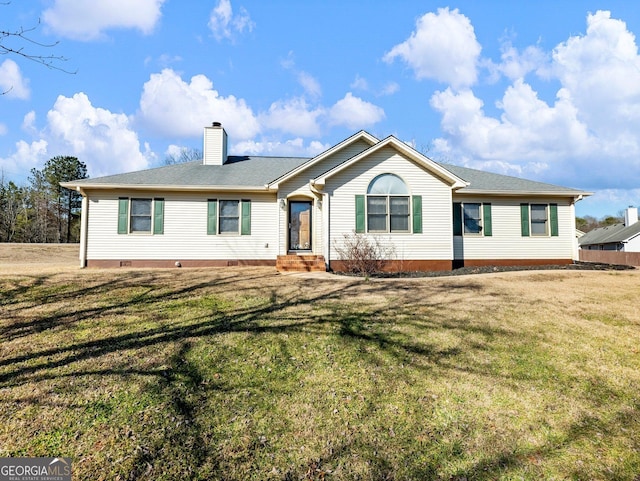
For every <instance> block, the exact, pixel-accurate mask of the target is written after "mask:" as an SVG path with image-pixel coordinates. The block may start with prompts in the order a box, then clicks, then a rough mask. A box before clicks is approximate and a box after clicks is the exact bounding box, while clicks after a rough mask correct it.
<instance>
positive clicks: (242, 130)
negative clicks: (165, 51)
mask: <svg viewBox="0 0 640 481" xmlns="http://www.w3.org/2000/svg"><path fill="white" fill-rule="evenodd" d="M138 119H139V120H140V121H141V122H142V123H143V124H144V125H145V126H147V127H148V128H150V129H151V130H153V131H154V132H155V133H158V134H161V135H166V136H169V137H201V136H202V129H203V128H204V126H205V125H210V124H211V122H214V121H216V122H222V124H223V125H224V128H225V130H226V131H227V132H228V133H229V135H230V136H231V137H232V138H234V139H238V140H244V139H249V138H252V137H254V136H256V135H257V134H258V133H259V132H260V125H259V123H258V120H257V118H256V116H255V115H254V114H253V112H252V110H251V108H250V107H248V106H247V104H246V102H245V101H244V100H243V99H237V98H236V97H234V96H233V95H230V96H228V97H222V96H220V94H219V93H218V92H217V91H216V90H214V89H213V83H212V82H211V80H209V79H208V78H207V77H206V76H204V75H196V76H194V77H192V78H191V81H190V82H189V83H187V82H185V81H184V80H182V78H181V77H180V75H178V74H177V73H176V72H174V71H173V70H171V69H164V70H162V72H161V73H159V74H152V75H151V77H150V78H149V80H148V81H147V82H146V83H145V84H144V88H143V92H142V97H141V98H140V112H139V114H138Z"/></svg>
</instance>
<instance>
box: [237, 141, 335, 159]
mask: <svg viewBox="0 0 640 481" xmlns="http://www.w3.org/2000/svg"><path fill="white" fill-rule="evenodd" d="M329 147H331V146H330V145H329V144H323V143H321V142H319V141H317V140H314V141H311V142H309V144H307V145H305V143H304V140H303V139H301V138H300V137H298V138H295V139H291V140H286V141H280V140H258V141H256V140H245V141H242V142H238V143H237V144H235V145H234V146H233V151H234V153H235V154H238V155H278V156H302V157H314V156H316V155H318V154H319V153H321V152H324V151H325V150H327V149H328V148H329Z"/></svg>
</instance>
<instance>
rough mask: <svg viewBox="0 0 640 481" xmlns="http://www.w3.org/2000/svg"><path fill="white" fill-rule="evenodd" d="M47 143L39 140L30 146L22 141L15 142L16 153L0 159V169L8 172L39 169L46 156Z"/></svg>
mask: <svg viewBox="0 0 640 481" xmlns="http://www.w3.org/2000/svg"><path fill="white" fill-rule="evenodd" d="M47 145H48V144H47V141H46V140H43V139H40V140H37V141H35V142H31V143H30V144H29V143H27V142H25V141H24V140H19V141H18V142H16V151H15V152H14V153H13V154H11V155H10V156H9V157H6V158H0V168H1V169H6V170H7V171H9V172H20V171H29V170H31V169H32V168H34V167H36V168H39V167H40V166H41V165H42V164H43V163H44V162H45V160H47V159H48V156H47Z"/></svg>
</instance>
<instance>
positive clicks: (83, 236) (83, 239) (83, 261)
mask: <svg viewBox="0 0 640 481" xmlns="http://www.w3.org/2000/svg"><path fill="white" fill-rule="evenodd" d="M81 194H82V212H81V214H80V216H81V217H80V254H79V256H80V267H81V268H82V267H86V266H87V232H88V229H87V227H88V223H89V216H88V213H89V199H88V198H87V196H86V195H85V194H84V192H81Z"/></svg>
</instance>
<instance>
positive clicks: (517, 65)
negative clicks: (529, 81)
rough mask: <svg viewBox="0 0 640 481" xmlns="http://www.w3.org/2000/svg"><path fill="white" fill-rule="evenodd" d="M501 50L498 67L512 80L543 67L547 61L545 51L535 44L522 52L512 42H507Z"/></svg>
mask: <svg viewBox="0 0 640 481" xmlns="http://www.w3.org/2000/svg"><path fill="white" fill-rule="evenodd" d="M501 51H502V54H501V56H500V60H501V62H500V64H498V65H497V66H496V69H497V70H498V71H499V72H500V73H502V74H503V75H504V76H505V77H507V78H508V79H511V80H517V79H521V78H524V77H525V76H526V75H527V74H528V73H530V72H535V71H537V70H539V69H541V68H542V67H543V66H544V65H545V63H546V61H547V56H546V55H545V53H544V52H543V51H542V49H540V48H539V47H538V46H535V45H530V46H528V47H526V48H525V49H524V50H523V51H522V52H520V51H518V49H517V48H515V47H514V46H513V45H512V44H511V42H505V43H503V44H502V48H501Z"/></svg>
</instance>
